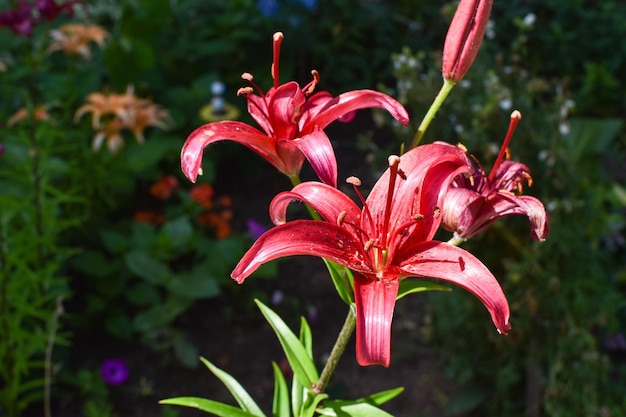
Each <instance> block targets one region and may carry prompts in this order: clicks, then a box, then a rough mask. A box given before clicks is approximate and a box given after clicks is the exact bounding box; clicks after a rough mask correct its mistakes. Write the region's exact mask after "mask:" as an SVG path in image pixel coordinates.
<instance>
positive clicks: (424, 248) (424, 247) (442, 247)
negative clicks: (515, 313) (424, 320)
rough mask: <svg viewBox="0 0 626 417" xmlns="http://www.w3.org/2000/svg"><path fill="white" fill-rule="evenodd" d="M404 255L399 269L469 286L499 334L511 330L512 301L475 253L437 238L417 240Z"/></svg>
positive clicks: (467, 287)
mask: <svg viewBox="0 0 626 417" xmlns="http://www.w3.org/2000/svg"><path fill="white" fill-rule="evenodd" d="M407 249H408V248H407ZM404 254H405V255H406V258H405V259H403V260H401V261H400V268H401V269H402V271H403V272H404V273H405V275H406V276H417V277H428V278H438V279H440V280H442V281H446V282H449V283H452V284H455V285H458V286H459V287H461V288H464V289H466V290H467V291H469V292H470V293H472V294H473V295H474V296H475V297H476V298H478V299H479V300H480V301H481V302H482V303H483V305H484V306H485V307H486V308H487V310H488V311H489V314H490V315H491V320H492V321H493V323H494V324H495V325H496V328H497V329H498V331H499V332H500V333H502V334H507V333H508V331H509V330H510V329H511V325H510V324H509V314H510V313H509V303H508V301H507V300H506V297H505V296H504V293H503V292H502V288H501V287H500V284H499V283H498V280H496V278H495V277H494V276H493V275H492V274H491V272H490V271H489V269H487V267H486V266H485V265H483V263H482V262H480V260H478V259H477V258H476V257H474V255H472V254H470V253H469V252H467V251H466V250H464V249H461V248H458V247H456V246H453V245H449V244H447V243H443V242H437V241H429V242H421V243H418V244H416V245H413V246H412V247H411V248H410V250H407V251H405V252H404Z"/></svg>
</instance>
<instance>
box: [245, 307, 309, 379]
mask: <svg viewBox="0 0 626 417" xmlns="http://www.w3.org/2000/svg"><path fill="white" fill-rule="evenodd" d="M255 302H256V304H257V306H258V307H259V309H260V310H261V313H262V314H263V316H265V319H266V320H267V322H268V323H269V324H270V326H272V329H274V333H276V336H277V337H278V341H279V342H280V344H281V346H282V348H283V351H284V352H285V356H287V361H289V365H290V366H291V369H292V370H293V373H294V376H295V377H296V378H297V379H298V381H299V382H300V383H301V384H302V385H303V386H304V387H305V388H308V389H310V388H311V386H312V385H313V384H314V383H315V382H317V379H318V374H317V369H316V368H315V364H314V363H313V360H312V359H311V357H310V356H309V354H308V352H307V350H306V348H305V347H304V346H303V345H302V343H301V342H300V340H298V338H297V337H296V335H295V334H294V333H293V332H292V331H291V330H290V329H289V327H288V326H287V325H286V324H285V322H284V321H283V320H282V319H281V318H280V317H279V316H278V314H276V313H274V312H273V311H272V310H271V309H270V308H269V307H267V306H265V305H264V304H263V303H261V302H260V301H259V300H255Z"/></svg>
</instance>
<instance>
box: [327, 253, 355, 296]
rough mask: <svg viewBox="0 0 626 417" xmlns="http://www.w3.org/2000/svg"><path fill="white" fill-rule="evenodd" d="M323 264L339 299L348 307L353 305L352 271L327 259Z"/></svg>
mask: <svg viewBox="0 0 626 417" xmlns="http://www.w3.org/2000/svg"><path fill="white" fill-rule="evenodd" d="M324 263H325V264H326V268H327V269H328V272H329V273H330V277H331V279H332V280H333V284H335V289H336V290H337V294H339V297H341V299H342V300H343V302H344V303H346V304H348V305H350V304H352V303H354V289H353V288H354V276H353V275H352V271H350V270H349V269H348V268H345V267H343V266H341V265H338V264H336V263H334V262H332V261H329V260H327V259H324Z"/></svg>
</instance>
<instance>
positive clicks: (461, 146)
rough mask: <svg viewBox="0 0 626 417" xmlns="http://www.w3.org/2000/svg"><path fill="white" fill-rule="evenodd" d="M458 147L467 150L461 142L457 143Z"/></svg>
mask: <svg viewBox="0 0 626 417" xmlns="http://www.w3.org/2000/svg"><path fill="white" fill-rule="evenodd" d="M456 147H457V148H459V149H460V150H462V151H463V152H467V148H466V147H465V145H463V144H462V143H461V142H459V143H457V144H456Z"/></svg>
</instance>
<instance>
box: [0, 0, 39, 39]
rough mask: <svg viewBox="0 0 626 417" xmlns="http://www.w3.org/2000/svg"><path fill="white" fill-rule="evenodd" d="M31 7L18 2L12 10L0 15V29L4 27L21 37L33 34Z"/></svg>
mask: <svg viewBox="0 0 626 417" xmlns="http://www.w3.org/2000/svg"><path fill="white" fill-rule="evenodd" d="M31 9H32V5H30V4H28V3H26V2H25V1H24V0H20V1H19V2H18V3H17V7H15V8H14V9H13V10H9V11H7V12H2V13H0V27H2V26H5V27H8V28H9V29H11V30H12V31H13V32H15V33H17V34H18V35H21V36H27V37H30V36H31V35H32V34H33V26H34V24H33V17H32V12H31Z"/></svg>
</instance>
